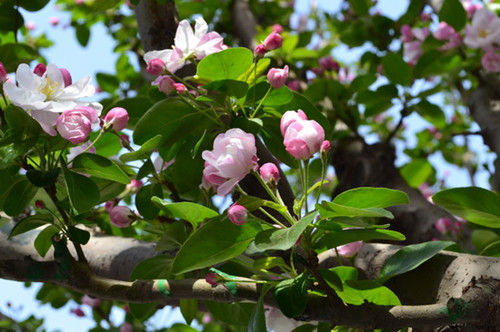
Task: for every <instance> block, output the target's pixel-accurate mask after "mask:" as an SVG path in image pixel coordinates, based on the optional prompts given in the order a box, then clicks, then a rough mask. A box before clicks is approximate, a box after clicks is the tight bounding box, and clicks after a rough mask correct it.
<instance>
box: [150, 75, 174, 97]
mask: <svg viewBox="0 0 500 332" xmlns="http://www.w3.org/2000/svg"><path fill="white" fill-rule="evenodd" d="M151 85H156V86H158V90H160V91H161V92H163V93H164V94H166V95H168V94H169V93H171V92H172V91H175V81H174V80H173V79H172V78H171V77H170V76H168V75H162V76H158V77H157V78H156V79H155V80H154V82H153V83H151Z"/></svg>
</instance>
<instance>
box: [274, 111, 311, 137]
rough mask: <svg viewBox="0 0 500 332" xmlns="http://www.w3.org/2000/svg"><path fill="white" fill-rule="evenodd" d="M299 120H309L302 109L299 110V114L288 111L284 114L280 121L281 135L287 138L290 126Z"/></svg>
mask: <svg viewBox="0 0 500 332" xmlns="http://www.w3.org/2000/svg"><path fill="white" fill-rule="evenodd" d="M298 120H307V115H306V113H304V111H303V110H301V109H299V110H297V112H295V111H286V112H285V113H283V115H282V116H281V121H280V130H281V135H283V136H285V133H286V130H287V128H288V126H290V125H291V124H292V123H293V122H295V121H298Z"/></svg>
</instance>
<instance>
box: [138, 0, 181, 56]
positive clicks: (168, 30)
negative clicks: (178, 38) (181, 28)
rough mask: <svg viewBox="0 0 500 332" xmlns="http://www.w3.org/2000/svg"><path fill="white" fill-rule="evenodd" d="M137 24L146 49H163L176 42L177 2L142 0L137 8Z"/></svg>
mask: <svg viewBox="0 0 500 332" xmlns="http://www.w3.org/2000/svg"><path fill="white" fill-rule="evenodd" d="M135 16H136V19H137V26H138V29H139V34H140V36H141V41H142V45H143V47H144V50H145V51H146V52H147V51H152V50H163V49H167V48H170V47H171V45H173V43H174V37H175V31H176V30H177V24H178V23H179V22H178V19H177V10H176V9H175V3H174V2H173V1H168V2H165V3H159V2H158V1H156V0H141V1H140V2H139V4H138V5H137V7H136V8H135Z"/></svg>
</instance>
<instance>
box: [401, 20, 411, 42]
mask: <svg viewBox="0 0 500 332" xmlns="http://www.w3.org/2000/svg"><path fill="white" fill-rule="evenodd" d="M412 40H413V32H412V30H411V27H410V26H409V25H408V24H404V25H403V26H402V27H401V41H402V42H403V43H408V42H411V41H412Z"/></svg>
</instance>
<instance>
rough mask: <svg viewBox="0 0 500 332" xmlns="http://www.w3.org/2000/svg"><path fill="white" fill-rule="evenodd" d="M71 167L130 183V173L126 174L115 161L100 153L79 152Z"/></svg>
mask: <svg viewBox="0 0 500 332" xmlns="http://www.w3.org/2000/svg"><path fill="white" fill-rule="evenodd" d="M71 169H72V170H73V171H75V172H81V173H85V174H89V175H93V176H96V177H98V178H102V179H108V180H113V181H116V182H120V183H123V184H129V183H130V179H129V177H128V175H127V174H125V172H124V171H123V170H122V169H121V168H120V167H119V166H118V165H116V164H115V162H114V161H112V160H110V159H108V158H106V157H103V156H100V155H98V154H93V153H82V154H79V155H78V156H76V158H75V159H74V160H73V162H72V167H71Z"/></svg>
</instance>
